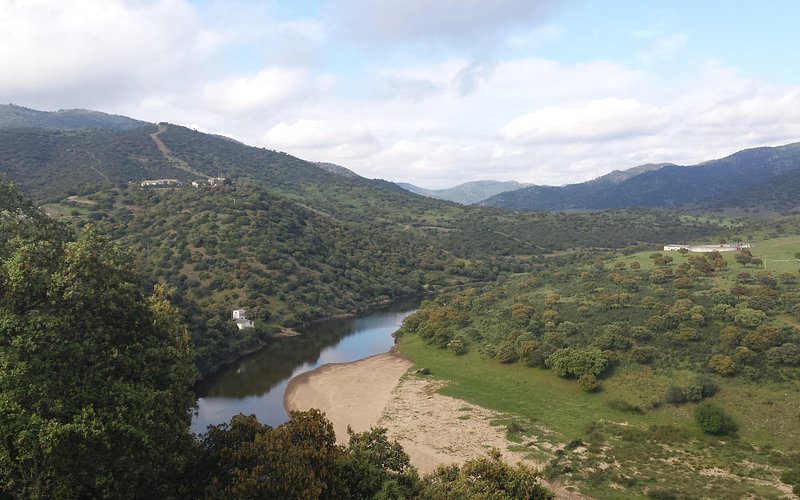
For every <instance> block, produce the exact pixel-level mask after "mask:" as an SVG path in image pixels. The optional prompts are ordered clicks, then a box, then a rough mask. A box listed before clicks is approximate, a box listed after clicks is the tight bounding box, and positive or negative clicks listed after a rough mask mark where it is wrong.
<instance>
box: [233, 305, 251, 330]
mask: <svg viewBox="0 0 800 500" xmlns="http://www.w3.org/2000/svg"><path fill="white" fill-rule="evenodd" d="M231 319H233V320H234V321H235V322H236V326H237V327H238V328H239V330H244V329H245V328H255V326H256V325H255V322H253V320H252V319H247V312H246V311H245V310H244V309H234V310H233V312H232V313H231Z"/></svg>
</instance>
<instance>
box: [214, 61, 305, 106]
mask: <svg viewBox="0 0 800 500" xmlns="http://www.w3.org/2000/svg"><path fill="white" fill-rule="evenodd" d="M312 89H313V83H312V82H310V81H309V78H308V75H307V73H306V71H304V70H301V69H291V68H290V69H286V68H264V69H262V70H261V71H259V72H258V73H256V74H255V75H253V76H238V77H234V78H227V79H224V80H219V81H215V82H211V83H207V84H206V85H204V87H203V97H204V99H205V101H206V103H207V105H208V106H209V107H210V108H212V109H215V110H218V111H220V112H229V113H238V112H243V111H248V110H249V111H252V110H254V109H258V108H265V107H271V106H276V105H278V104H283V103H285V102H286V101H289V100H291V99H295V98H299V97H302V96H305V95H308V94H309V92H310V91H311V90H312Z"/></svg>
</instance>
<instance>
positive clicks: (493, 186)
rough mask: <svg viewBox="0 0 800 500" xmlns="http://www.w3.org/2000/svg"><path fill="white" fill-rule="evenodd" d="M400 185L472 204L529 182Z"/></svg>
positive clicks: (432, 196)
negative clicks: (441, 186)
mask: <svg viewBox="0 0 800 500" xmlns="http://www.w3.org/2000/svg"><path fill="white" fill-rule="evenodd" d="M397 185H398V186H400V187H402V188H403V189H406V190H408V191H411V192H412V193H417V194H419V195H422V196H427V197H429V198H437V199H440V200H447V201H453V202H456V203H461V204H462V205H471V204H473V203H477V202H479V201H482V200H485V199H486V198H489V197H491V196H494V195H496V194H498V193H502V192H505V191H513V190H515V189H521V188H524V187H525V186H528V184H523V183H520V182H516V181H506V182H503V181H491V180H486V181H472V182H465V183H463V184H459V185H458V186H454V187H451V188H446V189H425V188H422V187H419V186H415V185H414V184H408V183H406V182H398V183H397Z"/></svg>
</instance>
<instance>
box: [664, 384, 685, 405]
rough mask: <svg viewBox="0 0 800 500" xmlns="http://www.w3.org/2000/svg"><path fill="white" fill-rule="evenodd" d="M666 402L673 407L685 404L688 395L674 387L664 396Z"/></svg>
mask: <svg viewBox="0 0 800 500" xmlns="http://www.w3.org/2000/svg"><path fill="white" fill-rule="evenodd" d="M664 401H666V402H667V403H669V404H671V405H679V404H683V403H685V402H686V394H685V393H684V392H683V389H681V388H680V387H677V386H674V385H673V386H672V387H670V388H669V389H667V392H666V393H665V394H664Z"/></svg>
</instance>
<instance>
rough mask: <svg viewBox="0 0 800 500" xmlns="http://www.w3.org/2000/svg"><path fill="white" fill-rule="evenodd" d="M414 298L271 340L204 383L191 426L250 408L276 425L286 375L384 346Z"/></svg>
mask: <svg viewBox="0 0 800 500" xmlns="http://www.w3.org/2000/svg"><path fill="white" fill-rule="evenodd" d="M419 303H420V301H419V299H414V300H409V301H403V302H395V303H394V304H392V305H390V306H386V307H383V308H380V309H375V310H373V311H371V312H369V313H367V314H364V315H361V316H358V317H355V318H347V319H332V320H328V321H323V322H320V323H316V324H314V325H312V326H310V327H308V328H306V329H304V330H302V332H301V335H299V336H297V337H289V338H285V339H281V340H278V341H276V342H273V343H272V344H271V345H269V346H267V347H265V348H264V349H262V350H260V351H258V352H256V353H254V354H251V355H250V356H247V357H245V358H244V359H242V360H240V361H239V362H237V363H235V364H233V365H231V366H229V367H228V368H226V369H225V370H223V371H222V372H220V373H219V374H217V375H215V376H214V377H212V378H210V379H209V380H207V381H206V382H205V383H204V387H203V388H202V389H201V391H200V396H201V397H200V399H199V400H198V401H197V406H198V414H197V416H196V417H195V418H194V420H193V421H192V430H193V431H194V432H204V431H205V430H206V427H207V426H209V425H215V424H220V423H223V422H228V421H230V419H231V417H232V416H234V415H237V414H239V413H244V414H245V415H249V414H251V413H254V414H255V415H256V416H257V417H258V420H259V421H260V422H262V423H265V424H269V425H271V426H276V425H279V424H281V423H283V422H284V421H286V419H287V418H288V415H287V413H286V410H284V408H283V393H284V391H285V390H286V385H287V384H288V382H289V380H290V379H291V378H292V377H294V376H295V375H298V374H300V373H303V372H307V371H311V370H313V369H315V368H317V367H319V366H321V365H324V364H327V363H346V362H349V361H356V360H359V359H362V358H366V357H369V356H372V355H375V354H381V353H384V352H387V351H388V350H389V349H390V348H391V347H392V345H393V344H394V339H393V338H392V333H394V332H395V331H396V330H397V329H398V328H400V325H401V323H402V322H403V319H404V318H405V317H406V316H408V315H409V314H411V313H412V312H414V311H415V310H416V309H417V307H419Z"/></svg>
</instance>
